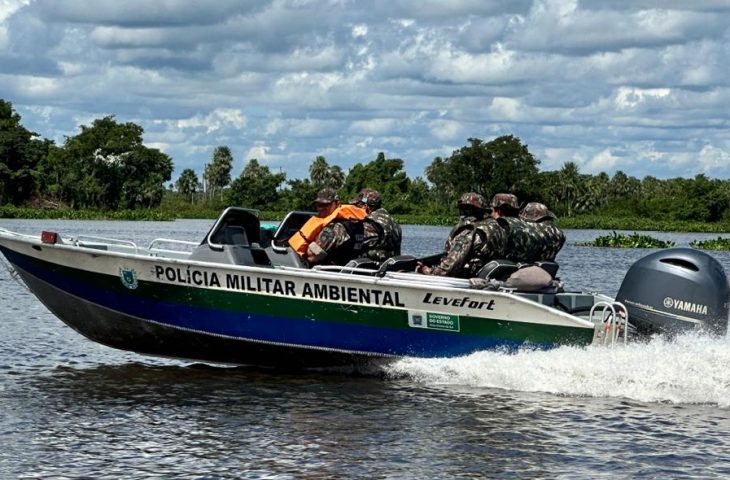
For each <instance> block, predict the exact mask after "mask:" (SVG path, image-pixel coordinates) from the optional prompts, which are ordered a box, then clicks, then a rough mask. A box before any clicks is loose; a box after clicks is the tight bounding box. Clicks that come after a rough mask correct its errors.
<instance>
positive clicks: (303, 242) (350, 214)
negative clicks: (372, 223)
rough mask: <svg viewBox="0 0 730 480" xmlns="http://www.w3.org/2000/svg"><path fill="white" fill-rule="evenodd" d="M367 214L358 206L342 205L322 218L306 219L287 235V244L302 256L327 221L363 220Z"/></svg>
mask: <svg viewBox="0 0 730 480" xmlns="http://www.w3.org/2000/svg"><path fill="white" fill-rule="evenodd" d="M367 216H368V214H367V212H365V210H363V209H362V208H360V207H356V206H354V205H342V206H340V207H338V208H337V209H336V210H335V211H334V212H332V213H331V214H329V215H328V216H326V217H324V218H320V217H312V218H310V219H309V220H307V223H305V224H304V225H303V226H302V228H300V229H299V231H298V232H297V233H295V234H294V235H292V236H291V237H289V246H291V248H292V249H293V250H294V251H295V252H297V253H298V254H299V255H301V256H304V255H305V254H306V253H307V247H309V244H310V243H312V242H313V241H314V240H315V239H316V238H317V235H319V232H321V231H322V229H323V228H324V227H325V225H327V224H328V223H332V222H336V221H337V220H364V219H365V217H367Z"/></svg>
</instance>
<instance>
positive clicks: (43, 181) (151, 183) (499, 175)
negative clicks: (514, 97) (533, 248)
mask: <svg viewBox="0 0 730 480" xmlns="http://www.w3.org/2000/svg"><path fill="white" fill-rule="evenodd" d="M80 130H81V131H80V133H79V134H78V135H75V136H72V137H67V138H66V140H65V142H64V144H63V145H61V146H58V145H55V144H54V142H52V141H50V140H45V139H40V138H38V137H39V135H38V134H37V133H34V132H30V131H28V130H27V129H26V128H25V127H23V126H22V124H21V118H20V116H19V115H18V114H17V112H15V111H14V110H13V108H12V105H11V104H10V103H9V102H7V101H4V100H1V99H0V207H2V206H3V205H13V206H30V207H35V208H39V207H41V208H48V207H50V208H69V209H75V210H78V209H90V210H102V211H116V210H124V209H140V208H144V209H152V208H162V209H163V210H169V211H173V212H176V213H177V214H178V215H185V214H186V212H190V211H196V210H197V211H204V212H205V211H216V210H218V209H220V208H221V207H223V206H225V205H239V206H245V207H250V208H258V209H260V210H265V211H270V212H285V211H289V210H302V209H310V208H311V201H312V199H313V198H314V196H315V194H316V192H317V191H318V190H319V189H320V188H322V187H324V186H330V187H333V188H335V189H337V190H338V191H339V192H340V195H341V196H342V197H343V198H344V199H345V200H347V199H348V198H350V197H351V196H354V195H355V193H357V192H358V191H359V190H360V189H361V188H364V187H372V188H376V189H378V190H379V191H380V192H381V194H382V196H383V202H384V205H385V207H386V208H387V209H388V210H389V211H391V212H392V213H394V214H396V215H419V216H420V217H421V218H424V217H430V218H431V219H441V218H443V219H444V222H443V223H448V222H450V221H451V220H452V219H453V218H454V212H455V208H454V207H455V201H456V199H457V198H458V197H459V195H461V194H462V193H463V192H467V191H475V192H478V193H481V194H482V195H484V196H485V197H486V198H487V199H489V198H491V196H492V195H493V194H494V193H497V192H511V193H514V194H516V195H517V196H518V198H520V200H521V201H523V202H527V201H541V202H543V203H545V204H547V205H548V206H549V207H550V208H551V209H552V210H553V211H554V212H555V213H556V214H557V215H558V216H562V217H573V216H575V215H580V216H582V217H587V216H589V215H593V216H599V217H600V216H603V217H607V218H623V217H627V218H628V217H631V218H641V219H648V220H657V221H665V222H666V221H669V222H671V221H693V222H720V221H723V222H727V221H728V220H730V181H728V180H718V179H710V178H707V177H706V176H705V175H703V174H699V175H697V176H695V177H694V178H692V179H687V178H673V179H668V180H660V179H657V178H655V177H651V176H648V177H645V178H644V179H642V180H639V179H637V178H635V177H631V176H628V175H626V174H625V173H624V172H621V171H618V172H616V173H615V174H614V175H613V176H609V175H607V174H606V173H600V174H598V175H587V174H582V173H580V171H579V168H578V166H577V164H575V163H574V162H566V163H565V164H564V165H563V167H562V168H561V169H560V170H557V171H545V172H541V171H539V165H540V160H538V159H537V158H535V156H534V155H533V154H532V153H530V152H529V150H528V148H527V145H525V144H523V143H522V141H521V140H520V139H519V138H517V137H514V136H511V135H507V136H502V137H498V138H495V139H493V140H490V141H484V140H480V139H478V138H470V139H468V141H467V145H465V146H464V147H461V148H460V149H458V150H455V151H454V152H452V154H451V156H449V157H446V158H441V157H436V158H435V159H434V160H433V161H432V162H431V164H430V165H429V166H428V167H427V168H426V170H425V172H424V177H416V178H409V177H408V175H407V174H406V172H405V170H404V162H403V160H401V159H399V158H386V156H385V155H384V154H383V153H379V154H378V155H377V156H376V158H375V159H373V160H371V161H369V162H368V163H358V164H356V165H354V166H353V167H351V168H350V169H349V170H348V171H344V170H343V169H342V168H341V167H340V166H338V165H330V164H329V163H328V162H327V160H326V159H325V158H324V157H322V156H318V157H316V158H315V159H314V160H313V161H312V162H311V164H310V165H309V170H308V173H309V175H308V177H307V178H303V179H297V178H293V179H289V178H287V175H286V173H285V172H282V171H271V169H270V168H269V167H268V166H266V165H263V164H261V163H260V162H259V161H258V160H257V159H250V160H248V162H247V163H246V165H245V167H244V169H243V171H242V172H241V173H240V174H239V175H238V176H235V177H234V175H233V163H234V159H233V155H232V153H231V150H230V148H228V147H227V146H225V145H221V146H219V147H217V148H215V149H214V151H213V152H212V155H211V157H210V158H209V159H205V160H201V166H202V167H203V168H202V176H201V177H199V176H198V174H197V173H196V171H194V170H193V169H185V170H183V171H182V172H181V174H180V176H179V177H178V179H177V180H176V182H175V183H174V184H170V183H167V182H169V181H170V179H171V175H172V171H173V161H172V159H171V158H170V157H169V156H168V155H166V154H164V153H162V152H160V151H159V150H157V149H154V148H149V147H146V146H145V145H144V144H143V139H142V136H143V133H144V130H143V129H142V127H140V126H138V125H135V124H134V123H118V122H116V121H115V119H114V117H112V116H108V117H104V118H102V119H97V120H95V121H94V122H93V123H92V124H91V125H90V126H85V125H82V126H81V127H80ZM203 162H205V163H203ZM161 204H162V207H160V205H161ZM429 223H440V222H439V221H438V220H436V221H430V222H429Z"/></svg>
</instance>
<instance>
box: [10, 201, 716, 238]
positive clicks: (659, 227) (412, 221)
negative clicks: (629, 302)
mask: <svg viewBox="0 0 730 480" xmlns="http://www.w3.org/2000/svg"><path fill="white" fill-rule="evenodd" d="M219 213H220V211H218V210H201V209H196V210H190V211H184V212H180V211H178V212H173V211H169V210H164V209H137V210H116V211H103V210H73V209H36V208H18V207H12V206H2V207H0V219H3V218H25V219H44V218H45V219H65V220H136V221H138V220H147V221H172V220H175V219H178V218H198V219H210V220H214V219H215V218H217V217H218V214H219ZM285 214H286V212H267V211H263V212H261V214H260V216H261V219H262V220H265V221H278V220H280V219H281V218H282V217H283V216H284V215H285ZM395 217H396V219H397V220H398V222H400V223H401V224H403V225H444V226H447V225H453V224H454V223H455V222H456V216H455V215H395ZM557 223H558V226H560V228H563V229H588V230H633V231H654V232H709V233H730V222H718V223H704V222H680V221H662V220H654V219H649V218H642V217H615V216H611V217H609V216H601V215H576V216H574V217H562V218H559V219H558V221H557Z"/></svg>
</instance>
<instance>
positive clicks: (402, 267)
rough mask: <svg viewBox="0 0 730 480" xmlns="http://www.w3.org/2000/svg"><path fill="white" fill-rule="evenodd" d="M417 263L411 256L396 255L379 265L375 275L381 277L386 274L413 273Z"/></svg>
mask: <svg viewBox="0 0 730 480" xmlns="http://www.w3.org/2000/svg"><path fill="white" fill-rule="evenodd" d="M417 262H418V259H417V258H416V257H414V256H413V255H396V256H395V257H390V258H389V259H387V260H385V261H384V262H383V263H382V264H381V265H380V268H379V269H378V273H377V275H378V276H379V277H382V276H383V275H385V274H386V273H387V272H415V271H416V263H417Z"/></svg>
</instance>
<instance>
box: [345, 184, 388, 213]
mask: <svg viewBox="0 0 730 480" xmlns="http://www.w3.org/2000/svg"><path fill="white" fill-rule="evenodd" d="M350 203H351V204H353V205H357V204H360V203H364V204H365V205H367V206H369V207H372V208H375V209H378V208H380V206H381V205H382V204H383V200H382V198H380V192H378V191H377V190H374V189H372V188H363V189H362V190H360V193H358V194H357V196H356V197H355V198H353V199H352V200H350Z"/></svg>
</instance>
